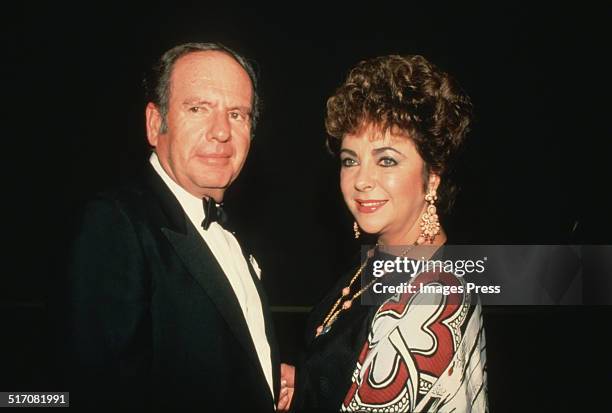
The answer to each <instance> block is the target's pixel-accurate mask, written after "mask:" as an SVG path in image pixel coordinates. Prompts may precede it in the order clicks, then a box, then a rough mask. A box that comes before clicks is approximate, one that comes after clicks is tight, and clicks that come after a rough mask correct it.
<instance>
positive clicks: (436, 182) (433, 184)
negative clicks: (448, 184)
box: [427, 172, 440, 192]
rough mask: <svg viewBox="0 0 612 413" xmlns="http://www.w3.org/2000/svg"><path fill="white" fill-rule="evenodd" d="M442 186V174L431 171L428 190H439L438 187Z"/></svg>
mask: <svg viewBox="0 0 612 413" xmlns="http://www.w3.org/2000/svg"><path fill="white" fill-rule="evenodd" d="M439 186H440V175H438V174H436V173H434V172H430V173H429V182H428V183H427V190H428V192H432V191H433V192H437V191H438V187H439Z"/></svg>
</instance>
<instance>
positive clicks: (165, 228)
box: [144, 164, 267, 386]
mask: <svg viewBox="0 0 612 413" xmlns="http://www.w3.org/2000/svg"><path fill="white" fill-rule="evenodd" d="M144 179H145V182H147V185H148V186H149V187H150V188H151V189H152V190H153V192H154V193H155V195H156V197H157V199H158V200H159V202H160V204H161V210H162V211H163V214H162V215H163V216H158V217H157V218H156V221H158V222H160V226H161V231H162V233H163V234H164V236H165V237H166V238H167V239H168V242H169V243H170V244H171V245H172V247H173V248H174V251H175V252H176V255H177V256H178V257H179V258H180V259H181V261H182V262H183V263H184V265H185V267H186V268H187V270H188V272H189V273H190V274H191V276H192V277H193V278H194V279H195V280H196V282H197V283H198V284H199V285H200V287H202V289H203V290H204V291H205V292H206V294H207V295H208V296H209V298H210V300H211V301H212V302H213V303H214V304H215V306H216V307H217V308H218V310H219V313H220V314H221V315H222V317H223V318H224V319H225V321H226V322H227V325H228V327H229V329H230V331H231V332H232V333H233V334H234V336H235V337H236V339H237V340H238V341H239V342H240V343H241V344H242V346H243V347H244V350H245V351H246V353H247V354H248V355H249V356H250V357H251V359H252V360H253V362H255V364H256V366H261V363H260V362H259V357H258V356H257V352H256V349H255V345H254V344H253V340H252V338H251V333H250V331H249V328H248V326H247V323H246V320H245V318H244V315H243V313H242V309H241V308H240V303H239V302H238V299H237V298H236V294H235V293H234V290H233V289H232V286H231V284H230V283H229V281H228V279H227V277H226V275H225V273H224V272H223V269H222V268H221V266H220V265H219V263H218V261H217V259H216V258H215V256H214V255H213V253H212V251H211V250H210V248H209V247H208V245H207V244H206V242H205V241H204V240H203V239H202V237H201V236H200V234H199V233H198V232H197V230H196V229H195V227H194V226H193V224H192V223H191V222H190V221H188V218H187V216H186V215H185V212H184V211H183V208H182V207H181V205H180V203H179V202H178V200H177V199H176V198H175V196H174V194H172V191H170V189H169V188H168V187H167V186H166V184H165V182H164V181H163V180H162V179H161V177H160V176H159V175H158V174H157V172H155V170H154V169H153V167H152V166H151V165H150V164H148V165H147V167H146V169H145V175H144ZM203 327H204V326H203ZM259 368H260V370H261V367H259ZM262 374H263V372H262ZM264 382H265V377H264ZM266 386H267V384H266Z"/></svg>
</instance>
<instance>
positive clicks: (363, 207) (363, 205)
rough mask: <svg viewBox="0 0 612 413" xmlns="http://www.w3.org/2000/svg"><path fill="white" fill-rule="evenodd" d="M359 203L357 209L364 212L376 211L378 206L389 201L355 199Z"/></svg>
mask: <svg viewBox="0 0 612 413" xmlns="http://www.w3.org/2000/svg"><path fill="white" fill-rule="evenodd" d="M355 202H356V203H357V211H359V212H362V213H364V214H371V213H372V212H376V210H377V209H378V208H380V207H381V206H383V205H385V204H386V203H387V200H386V199H355Z"/></svg>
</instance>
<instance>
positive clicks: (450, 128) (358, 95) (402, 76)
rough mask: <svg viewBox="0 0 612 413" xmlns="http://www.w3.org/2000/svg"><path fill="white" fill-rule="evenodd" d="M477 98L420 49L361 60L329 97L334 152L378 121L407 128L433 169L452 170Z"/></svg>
mask: <svg viewBox="0 0 612 413" xmlns="http://www.w3.org/2000/svg"><path fill="white" fill-rule="evenodd" d="M471 119H472V103H471V101H470V98H469V97H468V96H467V95H466V94H465V93H464V92H463V91H462V90H461V88H460V87H459V85H458V84H457V83H456V82H455V81H454V80H453V79H452V78H451V77H450V76H449V75H448V74H447V73H445V72H443V71H441V70H440V69H438V68H437V67H436V66H435V65H433V64H432V63H430V62H429V61H427V59H425V58H424V57H422V56H419V55H407V56H398V55H390V56H382V57H376V58H373V59H370V60H365V61H362V62H360V63H358V64H357V66H355V67H354V68H353V69H352V70H351V71H350V73H349V75H348V77H347V78H346V80H345V82H344V83H343V84H342V85H341V86H340V87H339V88H338V89H337V90H336V92H335V94H334V95H333V96H331V97H330V98H329V99H328V100H327V115H326V118H325V126H326V129H327V133H329V135H330V137H331V138H332V139H328V146H329V147H330V149H332V150H333V151H334V152H336V151H335V150H334V149H338V148H339V143H340V142H341V141H342V139H343V138H344V136H346V135H347V134H353V133H356V132H358V131H359V130H360V129H361V128H362V127H364V126H366V125H368V124H373V125H376V126H377V127H379V128H381V129H382V130H383V131H386V130H393V131H395V130H396V129H399V130H401V131H402V132H404V133H405V134H407V135H408V137H409V138H410V139H412V140H413V142H414V143H415V146H416V148H417V151H418V153H419V155H420V156H421V158H422V159H423V161H424V162H425V165H426V167H425V171H424V175H425V176H424V178H425V179H424V184H425V185H426V182H427V177H428V176H429V173H430V172H433V173H436V174H437V175H439V176H440V177H441V178H442V177H444V176H445V175H447V172H448V171H449V169H450V166H451V163H452V160H453V158H454V156H455V155H456V154H457V152H458V149H459V147H460V146H461V143H462V142H463V141H464V138H465V135H466V133H467V132H468V129H469V128H468V127H469V124H470V122H471ZM438 193H439V198H440V201H439V203H438V205H439V206H440V207H441V209H442V211H448V210H449V209H450V206H451V205H452V201H453V199H454V193H455V186H454V185H453V184H452V183H451V182H450V181H449V179H448V177H447V176H446V177H445V179H441V183H440V187H439V188H438Z"/></svg>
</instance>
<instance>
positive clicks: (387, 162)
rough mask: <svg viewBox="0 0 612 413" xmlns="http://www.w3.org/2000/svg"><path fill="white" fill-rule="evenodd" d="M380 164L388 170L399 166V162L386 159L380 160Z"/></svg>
mask: <svg viewBox="0 0 612 413" xmlns="http://www.w3.org/2000/svg"><path fill="white" fill-rule="evenodd" d="M378 164H379V165H380V166H384V167H385V168H387V167H389V166H395V165H397V161H396V160H395V159H393V158H389V157H384V158H380V160H379V161H378Z"/></svg>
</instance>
